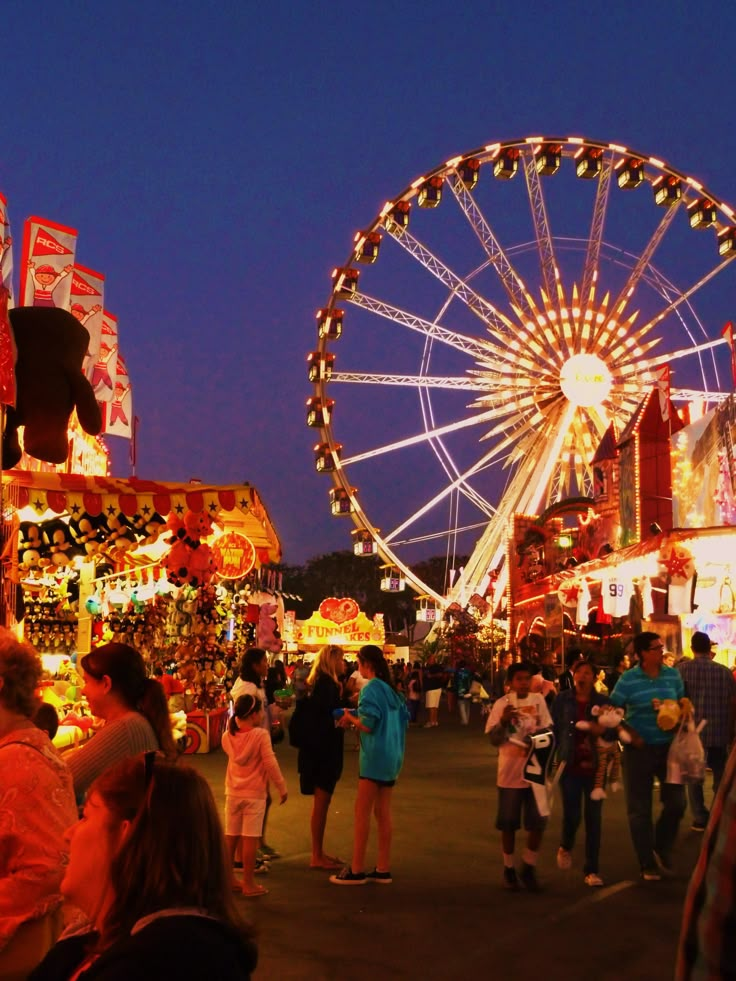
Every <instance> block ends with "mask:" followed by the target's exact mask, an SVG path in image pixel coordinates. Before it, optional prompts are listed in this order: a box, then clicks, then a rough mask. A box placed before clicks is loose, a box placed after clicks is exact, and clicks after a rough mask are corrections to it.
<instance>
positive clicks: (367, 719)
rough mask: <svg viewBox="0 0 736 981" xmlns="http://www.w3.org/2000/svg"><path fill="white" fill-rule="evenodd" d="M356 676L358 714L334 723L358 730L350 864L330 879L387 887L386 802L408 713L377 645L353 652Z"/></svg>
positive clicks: (389, 819)
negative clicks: (374, 839)
mask: <svg viewBox="0 0 736 981" xmlns="http://www.w3.org/2000/svg"><path fill="white" fill-rule="evenodd" d="M358 664H359V666H360V673H361V675H362V676H363V678H365V679H366V681H367V684H366V685H364V687H363V688H362V689H361V692H360V700H359V702H358V711H357V713H353V712H352V711H347V712H345V713H343V715H342V717H341V718H339V719H338V724H339V726H340V727H341V728H343V729H346V728H348V727H350V728H354V729H356V730H357V731H358V732H360V761H359V765H360V769H359V773H360V779H359V780H358V795H357V797H356V799H355V831H354V837H353V854H352V859H351V862H350V865H347V866H345V868H344V869H342V871H341V872H338V873H337V874H336V875H331V876H330V882H332V883H333V884H334V885H337V886H362V885H364V884H365V883H366V882H377V883H380V884H382V885H388V884H390V883H391V882H392V881H393V880H392V876H391V871H390V869H391V866H390V860H391V838H392V833H393V820H392V816H391V801H392V796H393V788H394V786H395V784H396V779H397V777H398V775H399V773H400V771H401V767H402V765H403V762H404V748H405V741H406V727H407V725H408V723H409V711H408V709H407V707H406V702H405V701H404V699H403V697H402V696H401V695H399V694H398V692H397V691H396V690H395V689H394V687H393V683H392V682H393V679H392V677H391V673H390V671H389V668H388V665H387V664H386V661H385V659H384V657H383V652H382V651H381V649H380V647H376V646H375V645H374V644H367V645H366V646H365V647H361V649H360V652H359V654H358ZM371 815H373V816H375V819H376V826H377V832H378V860H377V862H376V867H375V869H374V870H373V871H372V872H368V873H366V871H365V854H366V849H367V846H368V834H369V831H370V825H371Z"/></svg>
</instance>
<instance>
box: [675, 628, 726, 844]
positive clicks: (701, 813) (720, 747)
mask: <svg viewBox="0 0 736 981" xmlns="http://www.w3.org/2000/svg"><path fill="white" fill-rule="evenodd" d="M714 646H715V645H714V644H713V642H712V641H711V639H710V637H709V636H708V634H706V633H703V632H702V631H701V630H696V631H695V632H694V633H693V635H692V637H691V639H690V648H691V650H692V652H693V657H692V659H683V660H682V661H681V662H680V663H679V664H678V666H677V667H678V670H679V671H680V674H681V675H682V680H683V681H684V682H685V694H686V695H687V697H688V698H689V699H690V701H691V702H692V703H693V709H694V712H695V722H696V723H699V722H701V721H702V720H703V719H705V720H706V723H707V724H706V726H705V728H704V729H703V730H702V732H701V733H700V738H701V740H702V742H703V746H704V747H705V754H706V762H707V765H708V766H709V767H710V769H711V770H712V771H713V797H714V798H715V796H716V792H717V790H718V785H719V783H720V782H721V777H722V776H723V771H724V769H725V767H726V760H727V759H728V745H729V743H730V742H731V740H732V738H733V722H734V712H733V709H734V698H736V681H734V677H733V675H732V674H731V672H730V671H729V670H728V668H727V667H725V665H723V664H717V663H716V662H715V661H714V660H713V650H712V648H713V647H714ZM703 785H704V781H703V780H700V781H698V782H697V783H691V784H688V788H687V792H688V798H689V800H690V810H691V811H692V814H693V824H692V827H693V831H705V826H706V824H707V823H708V808H707V807H706V806H705V798H704V796H703Z"/></svg>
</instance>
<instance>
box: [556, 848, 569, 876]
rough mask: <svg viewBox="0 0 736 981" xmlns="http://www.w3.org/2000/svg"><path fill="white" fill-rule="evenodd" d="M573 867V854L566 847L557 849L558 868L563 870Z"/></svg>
mask: <svg viewBox="0 0 736 981" xmlns="http://www.w3.org/2000/svg"><path fill="white" fill-rule="evenodd" d="M571 867H572V855H571V854H570V852H569V851H568V850H567V849H566V848H558V849H557V868H558V869H562V870H563V872H564V871H565V870H566V869H569V868H571Z"/></svg>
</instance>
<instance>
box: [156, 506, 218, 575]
mask: <svg viewBox="0 0 736 981" xmlns="http://www.w3.org/2000/svg"><path fill="white" fill-rule="evenodd" d="M166 527H167V529H168V531H169V533H170V537H169V538H168V539H167V541H168V544H169V545H171V551H170V552H169V555H168V557H167V560H166V570H167V574H168V580H169V582H170V583H172V584H173V585H175V586H182V585H184V583H188V584H189V585H190V586H194V587H195V588H196V587H198V586H206V585H207V583H208V582H209V581H210V579H211V578H212V574H213V573H214V572H215V562H214V556H213V554H212V549H211V548H210V546H209V545H208V544H207V543H206V542H203V541H202V538H203V537H204V536H205V535H209V534H210V532H211V531H212V521H211V520H210V518H209V516H208V515H206V514H205V513H204V512H203V511H199V512H195V511H187V512H186V513H185V514H184V518H183V519H182V518H179V517H178V516H176V515H174V514H171V515H169V520H168V521H167V522H166Z"/></svg>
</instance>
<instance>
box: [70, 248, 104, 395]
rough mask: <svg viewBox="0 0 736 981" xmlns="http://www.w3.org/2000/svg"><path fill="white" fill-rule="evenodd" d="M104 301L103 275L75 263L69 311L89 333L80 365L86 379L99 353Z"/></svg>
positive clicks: (89, 378) (90, 377)
mask: <svg viewBox="0 0 736 981" xmlns="http://www.w3.org/2000/svg"><path fill="white" fill-rule="evenodd" d="M104 302H105V277H104V276H103V275H102V273H99V272H95V271H94V270H93V269H87V267H86V266H80V265H79V264H78V263H77V264H76V265H75V266H74V270H73V272H72V290H71V311H72V314H73V315H74V316H75V317H76V319H77V320H78V321H79V323H80V324H81V325H82V327H84V329H85V330H86V331H87V333H88V334H89V344H88V345H87V354H86V356H85V359H84V364H83V365H82V370H83V371H84V373H85V375H86V376H87V380H88V381H91V380H92V372H93V371H94V366H95V364H96V362H97V358H98V357H99V354H100V339H101V337H102V310H103V306H104Z"/></svg>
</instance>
